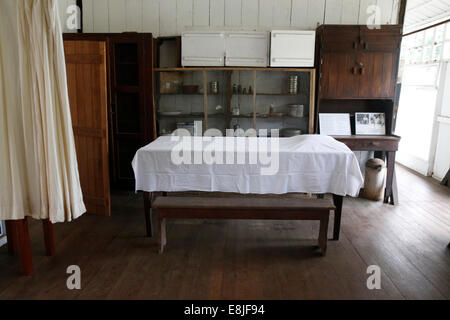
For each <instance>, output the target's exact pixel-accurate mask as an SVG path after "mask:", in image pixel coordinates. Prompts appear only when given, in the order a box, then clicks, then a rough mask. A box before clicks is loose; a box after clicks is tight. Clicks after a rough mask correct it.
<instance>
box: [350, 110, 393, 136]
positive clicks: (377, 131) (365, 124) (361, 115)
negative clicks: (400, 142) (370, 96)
mask: <svg viewBox="0 0 450 320" xmlns="http://www.w3.org/2000/svg"><path fill="white" fill-rule="evenodd" d="M385 119H386V117H385V114H384V113H375V112H356V113H355V133H356V134H368V135H371V134H372V135H384V134H386V120H385Z"/></svg>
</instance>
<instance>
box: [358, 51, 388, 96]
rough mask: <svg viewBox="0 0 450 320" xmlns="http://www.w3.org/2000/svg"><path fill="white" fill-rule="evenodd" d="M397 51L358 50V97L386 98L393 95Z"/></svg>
mask: <svg viewBox="0 0 450 320" xmlns="http://www.w3.org/2000/svg"><path fill="white" fill-rule="evenodd" d="M396 58H397V53H394V52H360V53H359V54H358V57H357V64H358V78H359V79H358V82H359V86H358V98H360V99H383V98H384V99H388V98H393V97H394V90H395V81H396V75H397V68H396V66H395V64H396Z"/></svg>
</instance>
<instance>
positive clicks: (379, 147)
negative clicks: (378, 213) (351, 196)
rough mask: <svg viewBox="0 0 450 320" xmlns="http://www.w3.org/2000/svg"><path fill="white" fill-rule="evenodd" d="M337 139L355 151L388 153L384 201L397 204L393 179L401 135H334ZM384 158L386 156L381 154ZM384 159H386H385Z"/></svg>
mask: <svg viewBox="0 0 450 320" xmlns="http://www.w3.org/2000/svg"><path fill="white" fill-rule="evenodd" d="M333 138H335V139H336V140H338V141H340V142H342V143H345V144H346V145H347V147H349V148H350V149H351V150H353V151H381V152H383V154H384V153H385V154H386V162H387V164H386V166H387V173H386V189H385V192H384V202H385V203H390V204H392V205H393V204H396V201H397V199H394V193H393V192H392V181H393V177H394V168H395V153H396V152H397V150H398V144H399V142H400V139H401V138H400V137H399V136H396V135H390V136H363V135H361V136H334V137H333ZM381 158H384V156H381ZM383 160H384V159H383Z"/></svg>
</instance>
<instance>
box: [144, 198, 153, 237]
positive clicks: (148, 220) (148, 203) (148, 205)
mask: <svg viewBox="0 0 450 320" xmlns="http://www.w3.org/2000/svg"><path fill="white" fill-rule="evenodd" d="M144 216H145V230H146V232H147V237H152V236H153V230H152V193H151V192H144Z"/></svg>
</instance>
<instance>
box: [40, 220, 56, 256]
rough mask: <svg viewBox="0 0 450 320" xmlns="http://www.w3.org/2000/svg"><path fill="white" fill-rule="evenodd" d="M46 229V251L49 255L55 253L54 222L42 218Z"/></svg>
mask: <svg viewBox="0 0 450 320" xmlns="http://www.w3.org/2000/svg"><path fill="white" fill-rule="evenodd" d="M42 228H43V230H44V242H45V253H46V255H47V256H53V255H55V237H54V235H53V223H51V221H50V220H49V219H45V220H42Z"/></svg>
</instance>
